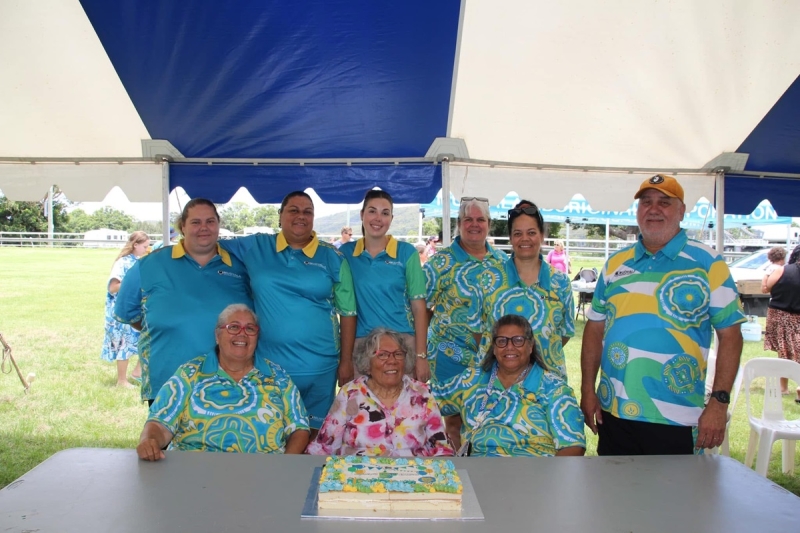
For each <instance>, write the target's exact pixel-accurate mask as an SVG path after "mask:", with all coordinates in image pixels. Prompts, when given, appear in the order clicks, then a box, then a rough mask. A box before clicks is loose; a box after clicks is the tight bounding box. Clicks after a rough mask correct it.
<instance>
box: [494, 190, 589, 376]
mask: <svg viewBox="0 0 800 533" xmlns="http://www.w3.org/2000/svg"><path fill="white" fill-rule="evenodd" d="M508 235H509V237H510V242H511V248H512V250H513V253H512V255H511V259H510V260H508V261H506V262H505V263H504V269H503V273H502V278H501V280H500V287H499V288H498V289H497V290H495V291H494V292H491V293H488V294H486V295H485V296H484V304H483V308H482V310H481V323H482V324H483V336H482V338H481V348H480V353H482V354H486V353H489V352H490V351H491V348H492V336H491V331H490V330H491V328H492V325H493V324H494V322H495V321H496V320H498V319H499V318H500V317H502V316H505V315H507V314H515V315H522V316H524V317H525V318H527V319H528V322H529V323H530V324H531V327H532V328H533V338H534V342H535V343H536V353H537V354H539V356H540V357H541V359H542V361H543V365H544V368H545V369H546V370H549V371H550V372H553V373H555V374H558V376H560V377H561V378H562V379H563V380H564V381H567V365H566V359H565V357H564V346H566V344H567V342H568V341H569V339H570V338H572V337H573V336H574V335H575V322H574V316H573V314H572V309H573V299H572V285H571V283H570V280H569V278H568V277H567V276H566V274H564V273H563V272H560V271H559V270H556V269H555V268H552V267H551V266H550V264H548V263H547V262H546V261H545V260H544V258H543V257H542V251H541V250H542V243H543V242H544V219H543V218H542V214H541V212H540V211H539V209H538V208H537V207H536V205H535V204H534V203H532V202H529V201H527V200H521V201H520V202H519V203H518V204H517V205H516V206H514V208H513V209H510V210H509V211H508Z"/></svg>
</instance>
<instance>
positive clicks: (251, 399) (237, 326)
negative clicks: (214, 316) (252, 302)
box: [136, 304, 309, 461]
mask: <svg viewBox="0 0 800 533" xmlns="http://www.w3.org/2000/svg"><path fill="white" fill-rule="evenodd" d="M258 332H259V327H258V319H257V318H256V316H255V314H254V313H253V311H252V310H251V309H250V308H249V307H248V306H246V305H244V304H232V305H229V306H228V307H226V308H225V309H224V310H223V311H222V313H221V314H220V315H219V318H218V320H217V327H216V330H215V334H214V335H215V337H216V340H217V346H216V348H215V350H214V352H215V353H212V354H207V355H202V356H200V357H197V358H195V359H193V360H191V361H189V362H188V363H185V364H183V365H181V366H180V367H179V368H178V370H177V372H175V374H174V375H173V376H172V377H171V378H170V379H169V380H168V381H167V382H166V383H165V384H164V386H163V387H161V390H159V392H158V394H157V395H156V399H155V401H154V402H153V405H152V406H151V408H150V416H149V417H148V418H147V422H146V423H145V425H144V429H143V430H142V435H141V437H140V439H139V445H138V446H137V447H136V452H137V453H138V455H139V458H140V459H144V460H146V461H158V460H160V459H164V457H165V455H164V452H163V451H162V450H163V449H164V448H165V447H166V446H167V445H168V444H169V449H174V450H188V451H209V452H243V453H303V450H304V449H305V447H306V444H308V436H309V430H308V416H307V415H306V409H305V407H304V406H303V402H302V401H301V399H300V393H299V392H298V390H297V387H295V385H294V383H292V380H291V379H290V378H289V375H288V374H287V373H286V372H284V371H283V369H281V367H279V366H278V365H275V364H273V363H271V362H269V361H266V360H264V359H260V358H258V359H255V358H254V357H253V354H254V352H255V349H256V343H257V342H258Z"/></svg>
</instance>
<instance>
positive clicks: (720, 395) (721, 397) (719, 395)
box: [711, 390, 731, 403]
mask: <svg viewBox="0 0 800 533" xmlns="http://www.w3.org/2000/svg"><path fill="white" fill-rule="evenodd" d="M711 398H714V399H715V400H717V401H718V402H719V403H731V395H730V394H728V393H727V392H725V391H724V390H715V391H713V392H712V393H711Z"/></svg>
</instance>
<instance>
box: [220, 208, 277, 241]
mask: <svg viewBox="0 0 800 533" xmlns="http://www.w3.org/2000/svg"><path fill="white" fill-rule="evenodd" d="M217 212H218V213H219V219H220V227H221V228H225V229H229V230H231V231H232V232H234V233H239V232H241V231H242V229H243V228H247V227H250V226H257V225H258V224H256V219H255V217H254V216H253V213H252V212H251V210H250V207H248V205H247V204H246V203H244V202H233V203H230V204H228V205H226V206H224V207H220V206H217ZM275 213H276V214H277V211H276V212H275ZM276 225H277V223H276ZM270 227H271V226H270Z"/></svg>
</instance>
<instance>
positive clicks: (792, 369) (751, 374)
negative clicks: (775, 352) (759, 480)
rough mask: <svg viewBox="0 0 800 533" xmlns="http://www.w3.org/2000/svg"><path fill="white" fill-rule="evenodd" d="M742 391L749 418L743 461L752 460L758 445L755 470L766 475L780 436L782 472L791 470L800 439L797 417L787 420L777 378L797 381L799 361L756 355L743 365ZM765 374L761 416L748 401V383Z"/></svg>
mask: <svg viewBox="0 0 800 533" xmlns="http://www.w3.org/2000/svg"><path fill="white" fill-rule="evenodd" d="M743 373H744V387H745V389H744V392H745V398H746V399H747V417H748V418H749V419H750V442H749V443H748V444H747V454H746V455H745V459H744V464H745V466H747V467H748V468H749V467H750V466H751V465H752V464H753V455H755V453H756V447H757V448H758V459H757V460H756V473H757V474H761V475H762V476H764V477H766V476H767V468H768V467H769V457H770V454H771V453H772V444H773V443H774V442H775V441H776V440H783V447H782V448H783V454H782V455H783V472H784V473H785V474H793V473H794V448H795V441H797V440H800V419H796V420H786V417H785V415H784V414H783V398H782V396H781V388H780V378H789V379H790V380H792V381H794V382H795V383H798V384H800V364H798V363H795V362H794V361H789V360H787V359H778V358H774V357H759V358H757V359H751V360H750V361H748V362H747V363H746V364H745V365H744V369H743ZM761 377H763V378H766V381H765V384H764V412H763V413H762V415H761V418H758V417H757V416H756V415H755V414H753V410H752V406H751V404H750V385H751V383H752V382H753V380H754V379H756V378H761Z"/></svg>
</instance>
